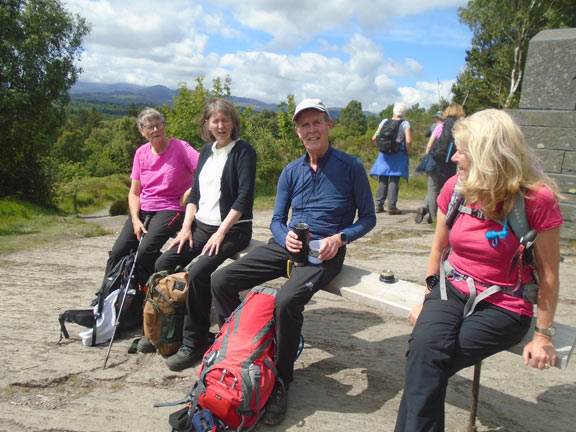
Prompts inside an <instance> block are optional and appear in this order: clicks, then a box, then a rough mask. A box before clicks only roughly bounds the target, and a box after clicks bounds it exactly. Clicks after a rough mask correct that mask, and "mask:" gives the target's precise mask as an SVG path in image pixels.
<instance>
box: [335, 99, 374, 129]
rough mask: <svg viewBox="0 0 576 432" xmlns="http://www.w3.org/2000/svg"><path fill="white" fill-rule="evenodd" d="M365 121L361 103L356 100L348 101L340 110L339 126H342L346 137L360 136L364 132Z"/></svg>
mask: <svg viewBox="0 0 576 432" xmlns="http://www.w3.org/2000/svg"><path fill="white" fill-rule="evenodd" d="M367 124H368V123H367V121H366V116H365V115H364V112H363V111H362V104H361V103H360V102H358V101H356V100H353V101H350V102H349V103H348V105H346V108H344V109H343V110H342V111H341V112H340V119H339V120H338V126H339V128H342V129H343V130H344V132H345V134H346V136H348V137H356V136H361V135H364V134H365V133H366V128H367Z"/></svg>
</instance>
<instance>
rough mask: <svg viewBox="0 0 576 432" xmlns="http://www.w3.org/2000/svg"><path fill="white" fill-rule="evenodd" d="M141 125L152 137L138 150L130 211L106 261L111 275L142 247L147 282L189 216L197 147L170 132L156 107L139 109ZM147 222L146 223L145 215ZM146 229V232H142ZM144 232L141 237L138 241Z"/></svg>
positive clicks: (138, 274)
mask: <svg viewBox="0 0 576 432" xmlns="http://www.w3.org/2000/svg"><path fill="white" fill-rule="evenodd" d="M137 121H138V128H139V130H140V133H141V134H142V136H143V137H144V138H146V139H147V140H148V142H147V143H146V144H144V145H142V146H141V147H139V148H138V149H137V150H136V153H135V155H134V162H133V165H132V173H131V174H130V178H131V179H132V184H131V186H130V192H129V193H128V205H129V207H130V216H129V217H128V220H127V221H126V223H125V224H124V227H123V228H122V231H121V232H120V235H119V236H118V238H117V239H116V242H115V243H114V246H113V247H112V251H111V252H110V257H109V258H108V262H107V263H106V275H108V274H110V272H111V270H112V269H113V268H114V266H115V265H116V263H118V262H119V261H120V260H121V259H122V258H123V257H124V256H126V255H128V254H129V253H130V251H131V250H136V248H138V262H137V265H136V268H135V271H134V274H135V281H136V282H137V283H138V284H139V285H142V286H144V285H145V284H146V281H147V280H148V278H149V277H150V275H151V274H152V273H154V262H155V261H156V259H157V258H158V257H159V256H160V253H161V252H160V249H161V248H162V246H164V243H166V241H167V240H168V239H169V238H170V237H172V236H174V235H175V234H176V233H177V232H178V231H179V230H180V227H181V226H182V221H183V220H184V207H183V205H184V203H185V202H186V198H187V196H188V193H189V190H190V187H191V186H192V184H193V182H194V173H195V172H196V165H197V164H198V152H197V151H196V150H195V149H194V148H193V147H191V146H190V144H188V143H187V142H186V141H181V140H179V139H176V138H171V137H167V136H166V131H165V121H164V116H163V115H162V114H160V113H159V112H158V111H156V110H155V109H153V108H144V109H142V111H141V112H140V114H139V115H138V119H137ZM148 216H149V217H150V219H149V223H148V226H147V227H145V226H144V222H143V221H144V220H145V219H146V217H148ZM143 233H145V234H146V235H145V236H143V237H142V235H143ZM141 237H142V242H141V243H140V246H138V242H139V240H140V238H141Z"/></svg>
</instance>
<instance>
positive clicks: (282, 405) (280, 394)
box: [262, 381, 288, 425]
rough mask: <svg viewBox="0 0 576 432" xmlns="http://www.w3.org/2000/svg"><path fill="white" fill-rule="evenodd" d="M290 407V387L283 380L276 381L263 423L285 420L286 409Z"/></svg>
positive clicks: (271, 423)
mask: <svg viewBox="0 0 576 432" xmlns="http://www.w3.org/2000/svg"><path fill="white" fill-rule="evenodd" d="M287 409H288V387H286V386H285V385H284V383H283V382H281V381H276V384H274V389H273V390H272V393H271V394H270V398H269V399H268V403H266V411H265V412H264V415H263V416H262V423H264V424H267V425H277V424H280V423H282V422H283V421H284V417H286V410H287Z"/></svg>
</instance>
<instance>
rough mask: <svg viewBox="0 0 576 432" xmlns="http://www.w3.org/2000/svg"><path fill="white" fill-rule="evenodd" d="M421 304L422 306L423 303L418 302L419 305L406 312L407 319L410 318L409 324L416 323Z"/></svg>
mask: <svg viewBox="0 0 576 432" xmlns="http://www.w3.org/2000/svg"><path fill="white" fill-rule="evenodd" d="M422 306H424V303H420V304H419V305H417V306H414V307H413V308H412V309H410V312H409V313H408V319H409V320H410V324H411V325H413V326H414V325H416V321H418V317H419V316H420V312H422Z"/></svg>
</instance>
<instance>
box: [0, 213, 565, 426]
mask: <svg viewBox="0 0 576 432" xmlns="http://www.w3.org/2000/svg"><path fill="white" fill-rule="evenodd" d="M402 204H403V209H406V210H407V212H406V213H405V214H404V215H400V216H390V215H387V214H379V215H378V225H377V227H376V228H375V229H374V230H373V231H372V232H371V233H370V235H369V236H367V237H365V238H363V239H361V240H359V241H357V242H355V243H353V244H352V245H351V246H350V248H349V253H348V257H347V263H348V264H352V265H356V266H358V267H361V268H364V269H368V270H372V271H379V270H382V269H384V268H390V269H392V270H394V272H395V273H396V277H398V278H400V279H404V280H409V281H412V282H416V283H421V281H422V280H423V277H424V275H425V271H426V261H427V253H428V249H429V247H430V243H431V239H432V228H431V227H430V226H428V225H426V224H423V225H416V224H415V223H414V221H413V217H414V211H415V209H416V207H417V205H418V203H417V202H408V203H402ZM123 220H124V218H123V217H102V218H93V219H90V221H91V222H95V223H98V224H101V225H102V226H104V227H106V228H107V229H109V230H111V232H113V233H115V232H117V231H118V230H119V229H120V227H121V225H122V223H123ZM269 220H270V213H269V212H260V213H258V214H257V216H256V221H255V237H256V238H257V239H260V240H265V239H267V238H268V237H269V235H270V234H269V230H268V223H269ZM114 239H115V234H111V235H107V236H103V237H98V238H90V239H82V240H71V241H69V242H68V243H65V244H61V245H59V246H57V247H50V245H46V247H45V248H39V249H35V250H31V251H23V252H18V253H14V254H10V255H4V256H0V281H1V282H0V284H1V287H2V288H3V290H2V292H3V293H4V294H5V295H4V297H3V299H2V301H1V302H0V314H1V317H2V324H3V325H2V326H1V327H0V337H1V339H2V341H3V343H4V347H5V348H4V349H3V355H2V362H1V363H0V431H10V432H12V431H14V432H19V431H51V432H56V431H62V432H63V431H163V430H165V431H168V430H169V426H168V423H167V419H168V414H169V413H171V412H172V411H174V410H175V409H173V408H153V404H154V402H165V401H174V400H177V399H180V398H181V397H183V396H184V394H185V393H186V391H187V390H188V388H189V386H190V385H192V384H193V383H194V381H195V378H196V372H197V371H196V369H192V370H187V371H185V372H183V373H175V372H171V371H169V370H168V369H167V368H166V366H165V364H164V362H165V360H164V359H163V358H162V357H161V356H158V355H143V354H128V353H127V349H128V347H129V345H130V342H131V338H130V337H128V336H126V337H123V338H121V339H119V340H117V341H116V342H115V344H114V346H113V349H112V353H111V357H110V361H109V363H108V364H109V367H108V368H107V369H106V370H102V365H103V362H104V357H105V354H106V349H107V345H106V346H99V347H96V348H86V347H83V346H82V345H81V342H80V340H79V338H78V337H77V333H78V331H79V330H80V329H81V328H80V327H76V326H72V325H71V326H70V327H71V330H72V331H71V336H72V339H71V340H68V341H66V342H65V343H63V344H62V345H58V344H57V341H58V336H59V328H58V321H57V316H58V314H59V313H60V312H62V311H63V310H65V309H70V308H85V307H86V306H87V305H88V304H89V302H90V300H91V299H92V297H93V294H94V292H95V291H96V290H97V289H98V287H99V285H100V282H101V279H102V272H103V269H104V263H105V260H106V257H107V251H108V249H109V248H110V247H111V246H112V244H113V242H114ZM563 255H564V261H563V263H562V264H561V278H562V288H561V301H560V304H559V307H558V314H557V317H558V320H559V321H561V322H564V323H566V324H571V325H576V286H574V284H573V282H572V281H574V280H576V266H575V265H574V264H575V262H576V258H575V256H574V255H573V254H570V253H569V251H567V250H563ZM409 333H410V326H409V325H408V322H407V320H403V319H398V318H395V317H393V316H391V315H387V314H386V313H384V312H381V311H379V310H377V309H372V308H370V307H367V306H363V305H360V304H356V303H352V302H350V301H347V300H344V299H342V298H340V297H336V296H333V295H331V294H328V293H325V292H320V293H318V294H317V295H316V296H315V297H314V299H313V300H312V302H311V303H310V305H309V307H307V309H306V312H305V326H304V336H305V338H306V345H305V350H304V352H303V354H302V356H301V357H300V358H299V359H298V361H297V364H296V368H297V371H296V380H295V382H294V383H293V386H292V387H291V391H290V400H289V411H288V417H287V419H286V421H285V422H284V423H283V424H282V425H280V426H277V427H266V426H263V425H261V426H258V427H257V428H256V431H271V432H273V431H322V432H325V431H330V432H332V431H337V432H340V431H342V432H344V431H346V432H348V431H351V430H361V431H376V430H378V431H391V430H393V426H394V421H395V415H396V410H397V408H398V403H399V400H400V395H401V391H402V385H403V376H404V351H405V348H406V344H407V340H408V336H409ZM471 372H472V371H471V370H465V371H463V372H461V373H460V374H458V375H457V376H455V377H454V378H453V379H452V381H451V384H450V386H449V391H448V398H447V399H448V403H447V405H446V413H447V418H446V423H447V430H448V431H465V430H466V424H467V418H468V412H467V410H468V407H469V393H470V386H471V381H470V380H471ZM575 391H576V367H575V366H574V364H571V365H570V366H569V367H568V369H567V370H557V369H551V370H549V371H546V372H535V371H532V370H529V369H526V368H524V367H523V366H522V365H521V360H520V358H519V357H518V356H516V355H513V354H510V353H501V354H498V355H496V356H494V357H493V358H491V359H489V360H488V361H486V362H485V364H484V367H483V379H482V388H481V392H480V399H481V402H480V407H479V421H478V430H479V431H494V432H495V431H511V432H520V431H555V432H568V431H573V430H574V424H576V412H574V409H573V405H574V394H576V393H575Z"/></svg>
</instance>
